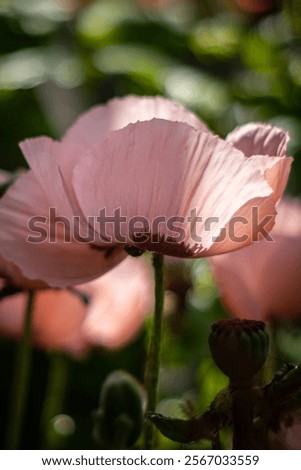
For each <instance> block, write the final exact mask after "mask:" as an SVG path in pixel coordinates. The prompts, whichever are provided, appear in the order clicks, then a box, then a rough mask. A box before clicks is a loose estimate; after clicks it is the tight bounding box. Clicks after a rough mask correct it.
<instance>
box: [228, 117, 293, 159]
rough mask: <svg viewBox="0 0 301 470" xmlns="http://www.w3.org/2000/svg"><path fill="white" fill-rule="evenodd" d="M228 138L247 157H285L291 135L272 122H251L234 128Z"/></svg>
mask: <svg viewBox="0 0 301 470" xmlns="http://www.w3.org/2000/svg"><path fill="white" fill-rule="evenodd" d="M226 140H227V141H228V142H232V143H233V145H234V146H235V147H236V148H237V149H238V150H240V151H241V152H243V153H244V154H245V155H246V156H247V157H251V156H252V155H269V156H270V157H284V156H285V155H286V148H287V143H288V140H289V137H288V134H287V132H285V131H284V130H282V129H279V128H278V127H275V126H272V125H270V124H257V123H250V124H246V125H244V126H241V127H237V128H236V129H234V131H232V132H230V134H228V136H227V139H226Z"/></svg>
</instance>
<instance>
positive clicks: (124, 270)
mask: <svg viewBox="0 0 301 470" xmlns="http://www.w3.org/2000/svg"><path fill="white" fill-rule="evenodd" d="M88 288H89V289H91V288H92V290H93V294H92V297H91V299H92V300H91V304H90V305H89V307H88V316H87V319H86V320H85V323H84V332H85V335H86V338H87V341H89V342H90V343H92V344H94V345H98V346H103V347H105V348H110V349H112V348H119V347H122V346H124V345H125V344H127V343H128V342H129V341H130V340H132V339H133V338H134V337H135V336H136V335H137V333H138V332H139V330H140V328H141V327H142V325H143V322H144V319H145V317H146V315H148V314H149V313H151V310H152V307H153V301H154V300H153V297H154V288H153V280H152V271H151V269H150V266H148V263H146V260H145V259H143V258H142V259H141V258H139V259H137V258H131V257H128V258H127V259H126V260H125V261H123V262H122V263H121V264H119V265H118V266H117V267H116V268H114V269H112V270H111V271H110V272H109V273H107V274H105V275H104V276H102V277H101V278H99V279H97V280H96V281H94V282H92V283H90V284H89V285H88ZM82 289H85V286H83V287H82Z"/></svg>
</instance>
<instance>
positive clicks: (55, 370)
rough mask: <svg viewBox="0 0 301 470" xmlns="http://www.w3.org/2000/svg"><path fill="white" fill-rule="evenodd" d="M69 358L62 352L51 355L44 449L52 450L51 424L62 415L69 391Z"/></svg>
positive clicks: (45, 403) (42, 433) (43, 437)
mask: <svg viewBox="0 0 301 470" xmlns="http://www.w3.org/2000/svg"><path fill="white" fill-rule="evenodd" d="M68 368H69V358H68V357H67V356H66V355H65V354H63V353H61V352H57V351H54V352H51V353H49V372H48V381H47V387H46V395H45V399H44V404H43V410H42V416H41V425H40V426H41V435H42V443H41V446H42V449H52V448H54V446H53V440H54V438H53V436H51V433H49V423H50V421H51V420H52V418H54V416H56V415H58V414H60V413H62V410H63V406H64V400H65V395H66V389H67V379H68Z"/></svg>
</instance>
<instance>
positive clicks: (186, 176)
mask: <svg viewBox="0 0 301 470" xmlns="http://www.w3.org/2000/svg"><path fill="white" fill-rule="evenodd" d="M245 140H246V142H247V144H246V145H244V141H245ZM287 140H288V138H287V134H286V133H285V132H284V131H282V130H280V129H277V128H275V127H273V126H268V125H259V124H258V125H255V124H254V125H253V126H251V127H248V126H246V127H245V126H244V127H242V128H241V129H239V130H237V131H235V132H234V133H233V134H231V135H230V136H229V139H228V142H225V141H224V140H222V139H220V138H219V137H218V136H215V135H213V134H212V133H211V132H210V131H209V130H208V129H207V127H206V126H205V125H204V124H203V123H202V122H201V121H200V120H199V119H198V118H197V117H196V116H195V115H194V114H193V113H190V112H188V111H187V110H186V109H185V108H183V107H182V106H180V105H177V104H175V103H173V102H171V101H169V100H167V99H164V98H160V97H158V98H139V97H132V96H130V97H125V98H121V99H115V100H112V101H110V102H109V103H108V104H107V105H104V106H96V107H95V108H92V109H91V110H90V111H88V112H87V113H85V114H83V115H82V116H81V117H80V118H79V119H78V120H77V121H76V122H75V124H74V125H73V126H71V128H70V129H69V130H68V131H67V133H66V134H65V136H64V137H63V139H62V141H61V142H55V141H53V140H52V139H50V138H47V137H40V138H35V139H28V140H26V141H25V142H23V143H21V149H22V151H23V153H24V155H25V157H26V159H27V161H28V163H29V165H30V167H31V170H30V171H29V172H28V173H27V174H25V175H22V176H21V177H20V178H19V179H18V181H17V182H16V183H15V184H14V185H13V186H12V187H11V188H10V189H9V190H8V191H7V193H6V194H5V195H4V197H3V198H2V199H1V201H0V217H1V221H2V222H1V223H2V226H3V227H4V230H3V231H2V232H1V251H0V255H1V256H3V257H4V258H5V260H7V261H10V262H13V263H15V264H17V265H18V266H20V268H21V269H22V272H23V273H24V275H25V276H26V277H27V278H30V279H42V280H44V281H45V282H47V283H48V284H49V285H51V286H54V287H64V286H68V285H72V284H78V283H82V282H86V281H89V280H92V279H93V278H96V277H97V276H99V275H101V274H103V273H105V272H106V271H108V270H109V269H111V268H112V267H114V266H115V265H116V264H117V263H119V262H120V261H121V260H122V259H123V258H124V256H125V254H124V250H123V247H125V246H132V247H134V248H138V249H142V250H150V251H155V252H157V253H163V254H169V255H171V256H175V257H202V256H212V255H214V254H217V253H222V252H227V251H229V250H234V249H237V248H239V247H241V246H244V245H248V244H250V243H251V242H252V241H253V240H255V239H257V238H258V237H260V236H262V233H261V232H262V227H261V225H260V224H259V223H258V220H257V218H258V219H259V221H261V220H262V219H264V218H265V217H266V216H269V218H268V220H267V222H266V223H265V230H266V232H268V231H269V230H270V229H271V227H272V225H273V219H274V216H275V213H276V210H275V204H276V203H277V201H278V200H279V198H280V197H281V195H282V192H283V189H284V187H285V184H286V181H287V177H288V173H289V168H290V163H291V159H290V158H287V157H286V156H285V152H286V144H287ZM240 147H242V148H240ZM50 208H52V210H54V214H53V212H52V213H51V214H50ZM254 208H255V209H256V211H257V212H256V217H255V219H256V220H255V221H254V213H253V212H254V210H253V209H254ZM234 226H235V230H234V232H235V233H234V234H233V233H232V232H233V227H234ZM28 236H29V237H30V238H29V240H28ZM52 237H54V238H53V239H51V238H52ZM29 241H30V242H29Z"/></svg>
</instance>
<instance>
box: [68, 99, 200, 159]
mask: <svg viewBox="0 0 301 470" xmlns="http://www.w3.org/2000/svg"><path fill="white" fill-rule="evenodd" d="M153 118H159V119H166V120H169V121H178V122H186V123H188V124H190V125H191V126H192V127H195V128H197V129H203V130H208V129H207V127H206V126H205V124H204V123H202V122H201V121H200V120H199V119H198V118H197V116H196V115H195V114H193V113H192V112H190V111H188V110H187V109H185V108H184V107H183V106H181V105H179V104H177V103H174V102H172V101H170V100H168V99H166V98H163V97H159V96H158V97H155V98H149V97H140V96H127V97H124V98H115V99H113V100H111V101H109V102H108V103H107V104H106V105H100V106H95V107H94V108H92V109H90V110H89V111H87V112H86V113H84V114H82V115H81V116H80V118H79V119H78V120H77V121H76V122H75V124H73V126H72V127H70V129H69V130H68V131H67V133H66V134H65V136H64V138H63V142H68V143H71V144H72V145H78V146H81V147H82V148H83V149H84V150H85V149H87V148H89V147H90V146H91V145H94V144H96V143H97V142H99V141H100V140H101V139H102V138H103V137H105V136H106V135H107V134H108V133H109V132H110V131H115V130H118V129H122V128H123V127H126V126H127V125H128V124H130V123H135V122H137V121H150V120H151V119H153Z"/></svg>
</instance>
